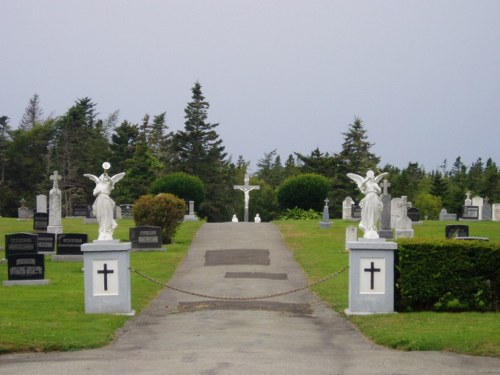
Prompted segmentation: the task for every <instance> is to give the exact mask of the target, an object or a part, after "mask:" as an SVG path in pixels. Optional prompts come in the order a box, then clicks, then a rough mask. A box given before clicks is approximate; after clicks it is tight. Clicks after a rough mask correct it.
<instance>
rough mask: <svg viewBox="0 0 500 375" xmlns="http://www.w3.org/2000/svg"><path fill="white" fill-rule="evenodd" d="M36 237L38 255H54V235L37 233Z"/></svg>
mask: <svg viewBox="0 0 500 375" xmlns="http://www.w3.org/2000/svg"><path fill="white" fill-rule="evenodd" d="M36 236H37V250H38V252H39V253H54V252H55V251H56V235H55V234H54V233H38V234H37V235H36Z"/></svg>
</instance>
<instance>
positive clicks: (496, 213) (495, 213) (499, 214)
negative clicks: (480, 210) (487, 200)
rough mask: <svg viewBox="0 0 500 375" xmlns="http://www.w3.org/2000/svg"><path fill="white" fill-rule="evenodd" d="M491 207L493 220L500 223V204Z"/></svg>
mask: <svg viewBox="0 0 500 375" xmlns="http://www.w3.org/2000/svg"><path fill="white" fill-rule="evenodd" d="M491 207H492V209H491V220H493V221H500V203H493V204H492V205H491Z"/></svg>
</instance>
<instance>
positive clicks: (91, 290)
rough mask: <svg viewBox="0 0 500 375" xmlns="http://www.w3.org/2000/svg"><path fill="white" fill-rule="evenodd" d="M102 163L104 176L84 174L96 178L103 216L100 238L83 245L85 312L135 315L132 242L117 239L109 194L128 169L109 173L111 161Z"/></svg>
mask: <svg viewBox="0 0 500 375" xmlns="http://www.w3.org/2000/svg"><path fill="white" fill-rule="evenodd" d="M102 167H103V168H104V173H103V174H102V175H101V176H100V177H97V176H93V175H90V174H86V175H84V176H86V177H89V178H90V179H92V180H94V181H95V182H96V187H95V189H94V195H96V196H97V198H96V202H95V203H94V210H96V211H98V212H97V213H96V216H97V217H98V220H99V238H98V239H97V240H95V241H94V242H92V243H85V244H83V245H82V253H83V262H84V263H83V264H84V267H83V268H84V278H85V282H84V285H85V312H86V313H98V314H101V313H108V314H126V315H134V314H135V312H134V310H132V301H131V284H130V251H131V250H132V243H131V242H120V240H117V239H113V230H114V228H115V227H116V223H115V222H114V220H113V215H112V210H113V209H114V202H113V201H112V200H111V198H109V193H110V192H111V190H112V188H113V185H114V184H115V183H116V182H118V181H119V180H121V178H122V177H123V175H124V173H119V174H117V175H114V176H113V177H109V176H108V175H107V171H108V170H109V169H110V167H111V165H110V164H109V163H107V162H104V163H103V164H102ZM99 200H104V202H100V201H99Z"/></svg>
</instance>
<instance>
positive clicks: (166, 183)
mask: <svg viewBox="0 0 500 375" xmlns="http://www.w3.org/2000/svg"><path fill="white" fill-rule="evenodd" d="M150 191H151V193H152V194H160V193H170V194H173V195H175V196H177V197H179V198H182V199H184V200H185V201H186V202H189V201H194V202H195V205H196V206H197V207H199V205H200V204H201V202H203V200H204V199H205V185H204V184H203V182H202V181H201V179H200V178H199V177H196V176H193V175H190V174H187V173H184V172H176V173H172V174H169V175H167V176H165V177H162V178H160V179H158V180H156V181H155V182H154V183H153V185H152V186H151V189H150Z"/></svg>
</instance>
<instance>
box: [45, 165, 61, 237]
mask: <svg viewBox="0 0 500 375" xmlns="http://www.w3.org/2000/svg"><path fill="white" fill-rule="evenodd" d="M50 179H51V180H52V181H53V186H52V189H51V190H50V192H49V225H48V226H47V233H54V234H59V233H62V232H63V227H62V223H61V190H59V180H60V179H61V176H59V174H58V172H57V171H54V173H53V174H52V176H50Z"/></svg>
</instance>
